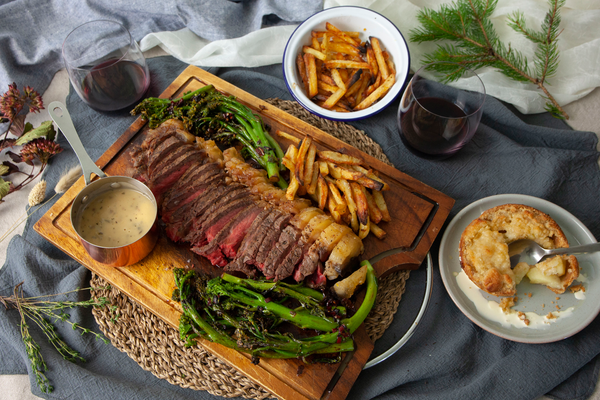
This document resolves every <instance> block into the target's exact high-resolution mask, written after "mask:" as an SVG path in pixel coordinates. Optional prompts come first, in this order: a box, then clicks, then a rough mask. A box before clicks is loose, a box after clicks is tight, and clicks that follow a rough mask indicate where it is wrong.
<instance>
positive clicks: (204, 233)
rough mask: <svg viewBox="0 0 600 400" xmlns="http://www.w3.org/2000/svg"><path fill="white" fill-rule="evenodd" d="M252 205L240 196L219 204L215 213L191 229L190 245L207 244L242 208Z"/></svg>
mask: <svg viewBox="0 0 600 400" xmlns="http://www.w3.org/2000/svg"><path fill="white" fill-rule="evenodd" d="M252 203H253V201H252V199H251V198H250V197H248V196H241V197H240V198H237V199H235V200H231V201H228V202H225V203H222V204H219V207H218V208H217V209H216V210H215V212H214V213H211V214H209V216H208V218H206V219H204V220H203V221H202V223H201V225H194V227H193V228H192V231H193V233H194V235H193V237H192V238H191V240H190V243H192V244H193V245H194V246H196V247H200V246H203V245H205V244H206V243H209V242H210V241H211V240H212V239H213V238H214V237H215V235H216V234H217V233H218V232H219V231H220V230H221V229H222V228H223V226H225V224H226V223H227V222H229V220H230V219H232V218H233V217H235V216H236V215H237V214H238V213H239V212H240V211H241V210H242V209H243V208H244V207H246V206H248V205H250V204H252Z"/></svg>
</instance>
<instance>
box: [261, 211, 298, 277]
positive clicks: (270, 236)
mask: <svg viewBox="0 0 600 400" xmlns="http://www.w3.org/2000/svg"><path fill="white" fill-rule="evenodd" d="M290 219H292V215H291V214H283V215H282V216H281V217H279V218H277V219H276V220H275V222H274V223H273V226H272V227H271V228H270V229H269V230H268V231H267V235H266V236H265V238H264V239H263V241H262V243H261V244H260V248H259V249H258V253H257V254H256V260H255V263H254V265H256V267H257V268H258V269H260V270H261V271H262V270H263V269H264V267H265V260H266V259H267V256H268V255H269V252H270V251H271V249H272V248H273V247H274V246H275V243H277V240H278V239H279V236H280V235H281V233H282V231H283V228H284V227H285V226H286V225H287V224H288V222H290Z"/></svg>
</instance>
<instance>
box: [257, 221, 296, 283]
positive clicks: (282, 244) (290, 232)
mask: <svg viewBox="0 0 600 400" xmlns="http://www.w3.org/2000/svg"><path fill="white" fill-rule="evenodd" d="M299 237H300V231H299V230H298V229H296V228H295V227H294V226H292V225H288V226H286V227H285V229H284V230H283V232H281V235H279V240H278V241H277V243H275V246H274V247H273V248H272V249H271V251H270V252H269V255H268V256H267V258H266V259H265V262H264V267H263V274H264V275H265V276H266V277H267V279H273V278H274V277H275V270H276V268H277V267H278V266H279V263H280V262H281V260H283V259H284V258H285V256H287V254H288V253H289V252H290V250H291V249H292V247H294V244H295V243H296V241H297V240H298V238H299Z"/></svg>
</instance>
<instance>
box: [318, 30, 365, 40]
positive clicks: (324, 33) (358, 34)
mask: <svg viewBox="0 0 600 400" xmlns="http://www.w3.org/2000/svg"><path fill="white" fill-rule="evenodd" d="M343 33H344V35H346V36H350V37H353V38H357V39H358V37H359V36H360V32H354V31H343ZM328 34H329V32H327V31H312V32H311V36H312V37H316V38H322V37H324V36H325V35H328Z"/></svg>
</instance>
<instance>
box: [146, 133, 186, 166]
mask: <svg viewBox="0 0 600 400" xmlns="http://www.w3.org/2000/svg"><path fill="white" fill-rule="evenodd" d="M183 145H185V143H184V142H182V141H181V140H180V139H179V138H178V137H177V136H170V137H168V138H167V139H166V140H164V141H162V142H161V143H160V144H159V145H158V146H156V149H154V150H153V151H149V152H147V154H148V160H147V168H148V171H153V170H154V168H155V167H156V164H158V163H159V162H160V160H161V159H162V158H165V157H166V156H167V155H168V154H169V153H171V152H172V151H174V150H175V149H176V148H178V147H181V146H183Z"/></svg>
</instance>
